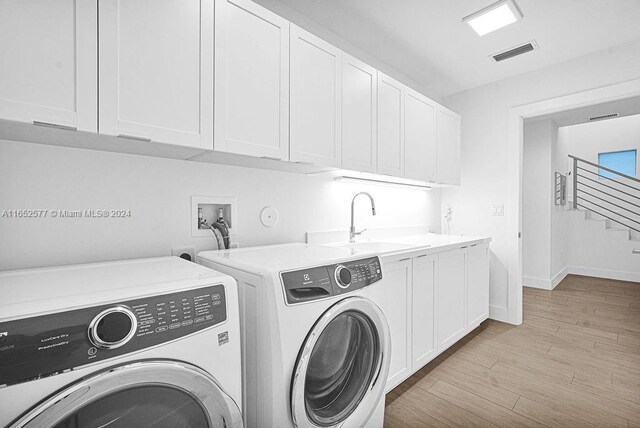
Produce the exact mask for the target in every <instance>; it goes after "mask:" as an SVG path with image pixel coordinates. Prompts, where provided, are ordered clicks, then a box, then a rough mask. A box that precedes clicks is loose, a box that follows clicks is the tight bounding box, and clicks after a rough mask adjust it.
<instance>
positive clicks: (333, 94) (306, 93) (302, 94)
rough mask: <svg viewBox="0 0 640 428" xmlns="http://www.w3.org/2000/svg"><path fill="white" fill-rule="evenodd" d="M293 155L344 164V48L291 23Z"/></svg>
mask: <svg viewBox="0 0 640 428" xmlns="http://www.w3.org/2000/svg"><path fill="white" fill-rule="evenodd" d="M290 40H291V45H290V49H291V54H290V58H291V61H290V73H291V75H290V79H291V80H290V82H291V86H290V87H291V92H290V103H291V105H290V111H291V124H290V132H291V134H290V158H291V160H292V161H296V162H309V163H314V164H318V165H325V166H333V167H340V162H341V160H340V152H341V126H340V119H341V112H340V110H341V105H342V103H341V100H340V98H341V95H342V90H341V82H342V76H341V73H340V69H341V68H342V67H341V66H342V60H341V57H342V52H341V51H340V49H338V48H336V47H335V46H332V45H330V44H329V43H327V42H325V41H324V40H322V39H320V38H318V37H316V36H314V35H313V34H311V33H308V32H306V31H304V30H302V29H301V28H299V27H296V26H295V25H293V24H291V29H290Z"/></svg>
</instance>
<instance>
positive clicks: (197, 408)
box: [0, 257, 243, 428]
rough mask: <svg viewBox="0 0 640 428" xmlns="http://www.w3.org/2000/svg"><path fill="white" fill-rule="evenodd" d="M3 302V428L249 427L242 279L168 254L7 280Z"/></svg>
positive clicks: (0, 278) (1, 281)
mask: <svg viewBox="0 0 640 428" xmlns="http://www.w3.org/2000/svg"><path fill="white" fill-rule="evenodd" d="M0 295H1V296H2V297H1V298H0V335H1V336H0V342H2V343H0V426H5V425H6V426H9V427H67V428H72V427H74V428H75V427H98V426H109V427H110V428H116V427H123V428H124V427H147V426H154V427H171V428H179V427H242V425H243V424H242V417H241V413H240V408H239V406H238V404H240V402H241V401H240V400H241V395H242V390H241V388H242V384H241V368H240V331H239V317H238V297H237V286H236V283H235V281H234V280H233V278H231V277H229V276H227V275H223V274H220V273H218V272H214V271H212V270H210V269H207V268H205V267H203V266H199V265H197V264H195V263H191V262H187V261H186V260H182V259H180V258H177V257H162V258H154V259H144V260H132V261H125V262H112V263H98V264H86V265H77V266H67V267H61V268H44V269H33V270H23V271H12V272H4V273H0ZM236 403H238V404H236Z"/></svg>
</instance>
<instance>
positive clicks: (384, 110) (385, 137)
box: [378, 72, 406, 177]
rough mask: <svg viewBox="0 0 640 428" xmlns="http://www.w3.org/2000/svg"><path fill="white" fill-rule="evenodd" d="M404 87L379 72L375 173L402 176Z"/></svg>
mask: <svg viewBox="0 0 640 428" xmlns="http://www.w3.org/2000/svg"><path fill="white" fill-rule="evenodd" d="M405 90H406V87H405V86H404V85H403V84H402V83H400V82H398V81H396V80H394V79H392V78H391V77H389V76H387V75H385V74H383V73H381V72H378V172H379V173H380V174H387V175H395V176H398V177H401V176H403V175H404V94H405Z"/></svg>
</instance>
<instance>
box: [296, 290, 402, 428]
mask: <svg viewBox="0 0 640 428" xmlns="http://www.w3.org/2000/svg"><path fill="white" fill-rule="evenodd" d="M390 349H391V345H390V338H389V326H388V324H387V321H386V319H385V317H384V314H383V313H382V311H381V310H380V308H378V306H376V305H375V304H374V303H373V302H371V301H370V300H367V299H364V298H361V297H351V298H347V299H344V300H341V301H340V302H338V303H336V304H335V305H333V306H332V307H331V308H329V309H328V310H327V311H326V312H325V313H324V314H323V315H322V316H321V317H320V319H319V320H318V321H317V322H316V324H315V325H314V326H313V328H312V330H311V331H310V332H309V334H308V336H307V338H306V340H305V342H304V345H303V347H302V349H301V350H300V353H299V355H298V360H297V363H296V368H295V370H294V374H293V380H292V387H291V413H292V417H293V421H294V423H295V425H296V426H297V427H314V428H315V427H360V426H364V425H365V424H366V422H367V421H368V420H369V418H370V417H371V415H372V414H373V412H374V411H375V409H376V407H377V406H378V404H379V403H380V400H381V399H383V398H382V397H383V394H384V388H385V383H386V379H387V375H388V373H389V364H390V360H389V357H390Z"/></svg>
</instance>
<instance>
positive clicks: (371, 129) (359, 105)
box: [342, 53, 378, 172]
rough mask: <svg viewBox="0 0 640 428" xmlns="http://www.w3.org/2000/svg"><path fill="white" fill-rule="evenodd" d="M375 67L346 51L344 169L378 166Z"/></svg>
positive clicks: (367, 168) (344, 60)
mask: <svg viewBox="0 0 640 428" xmlns="http://www.w3.org/2000/svg"><path fill="white" fill-rule="evenodd" d="M377 88H378V78H377V71H376V69H375V68H373V67H371V66H369V65H367V64H365V63H364V62H362V61H360V60H357V59H355V58H353V57H352V56H350V55H347V54H345V53H343V54H342V168H344V169H351V170H355V171H363V172H376V169H377V154H378V153H377V150H378V144H377V138H376V137H377V123H376V121H377V114H376V111H377V98H378V93H377Z"/></svg>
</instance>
